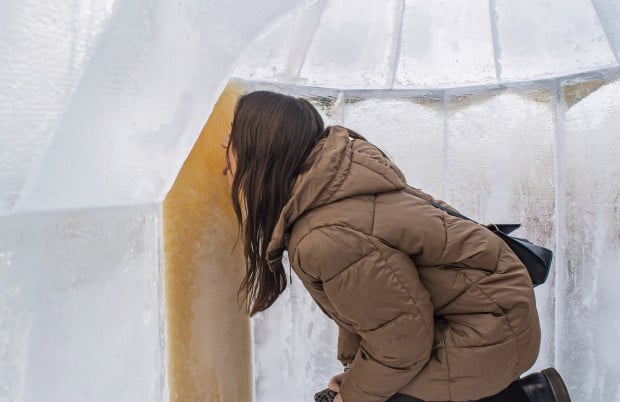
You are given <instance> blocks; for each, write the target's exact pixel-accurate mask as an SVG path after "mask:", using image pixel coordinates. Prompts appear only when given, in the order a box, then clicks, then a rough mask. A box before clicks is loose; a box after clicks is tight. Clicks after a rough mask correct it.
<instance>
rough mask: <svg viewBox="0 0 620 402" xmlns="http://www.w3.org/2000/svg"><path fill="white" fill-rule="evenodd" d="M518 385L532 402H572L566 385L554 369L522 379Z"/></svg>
mask: <svg viewBox="0 0 620 402" xmlns="http://www.w3.org/2000/svg"><path fill="white" fill-rule="evenodd" d="M517 383H518V384H519V385H520V386H521V389H522V390H523V392H525V394H526V395H527V397H528V398H529V399H530V401H532V402H571V401H570V396H569V395H568V390H567V389H566V384H564V381H563V380H562V377H561V376H560V373H558V372H557V370H556V369H554V368H553V367H551V368H547V369H544V370H542V371H541V372H540V373H532V374H530V375H528V376H525V377H523V378H520V379H518V380H517Z"/></svg>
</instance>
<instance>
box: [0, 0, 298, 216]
mask: <svg viewBox="0 0 620 402" xmlns="http://www.w3.org/2000/svg"><path fill="white" fill-rule="evenodd" d="M302 2H303V0H296V1H290V0H272V1H263V2H260V4H259V3H252V2H246V1H240V0H237V1H229V2H216V1H208V2H199V1H192V2H189V3H183V2H181V3H179V2H167V1H150V0H141V1H123V2H122V5H121V4H117V5H115V7H113V9H112V11H113V14H112V16H111V17H110V22H109V24H107V25H106V26H105V32H104V34H103V35H101V37H100V38H99V40H98V42H97V47H96V50H97V51H96V52H93V53H92V55H91V56H90V58H89V62H88V63H86V64H84V66H83V67H82V68H80V67H79V66H76V68H77V69H78V70H79V73H80V77H79V84H78V85H77V86H76V88H75V90H74V91H73V92H72V94H71V96H70V97H68V98H67V99H66V101H63V102H60V101H59V99H64V98H59V97H58V96H55V97H54V98H53V99H54V100H53V101H52V103H51V107H52V108H53V110H62V113H60V115H58V116H56V117H54V118H50V119H45V121H46V122H50V123H53V124H51V125H50V127H48V128H46V129H45V130H44V132H45V133H46V136H47V138H53V140H52V141H51V143H50V145H49V148H48V151H47V152H46V153H45V155H43V157H42V158H41V163H40V165H38V168H37V169H36V170H35V171H34V172H32V173H31V174H29V175H28V178H27V180H26V184H25V185H24V188H23V193H22V194H21V198H20V199H19V201H18V202H17V204H16V205H15V207H14V210H15V211H29V210H45V209H55V208H74V207H85V206H87V207H92V206H99V205H118V204H127V203H134V204H139V203H143V202H151V201H155V200H161V199H162V198H163V197H164V196H165V193H166V192H167V191H168V189H169V188H170V186H171V185H172V182H173V181H174V179H175V178H176V175H177V173H178V171H179V168H180V166H181V165H182V163H183V161H184V160H185V157H186V156H187V154H188V153H189V150H190V149H191V147H192V145H193V144H194V142H195V140H196V138H197V136H198V134H199V133H200V129H201V128H202V126H203V125H204V122H205V121H206V119H207V118H208V115H209V112H210V110H211V107H212V106H213V104H214V103H215V101H216V100H217V96H218V94H219V93H220V92H221V90H222V89H223V87H224V86H225V84H226V82H227V81H228V79H229V77H230V74H231V70H232V67H233V65H234V62H235V61H236V59H237V57H238V55H239V52H240V51H241V49H243V48H244V47H245V46H246V45H247V44H248V43H249V42H251V41H252V40H254V38H255V35H256V34H257V33H258V32H259V31H260V30H262V29H264V28H265V27H266V26H268V25H269V24H270V23H271V22H272V21H273V20H274V19H275V18H276V17H278V16H280V15H283V14H285V13H286V12H288V11H289V10H291V9H292V8H294V7H295V6H296V5H298V4H300V3H302ZM119 3H120V1H119ZM15 4H17V3H15ZM29 4H30V3H29ZM72 4H73V3H72ZM89 4H90V3H89ZM102 4H103V3H102ZM15 7H17V6H15ZM37 7H38V5H34V3H33V4H31V5H30V6H29V7H28V8H26V10H30V9H36V8H37ZM50 7H52V6H50ZM54 7H56V6H55V5H54V6H53V7H52V8H53V10H51V11H50V12H49V15H46V16H45V18H49V19H50V20H51V22H47V23H45V24H43V25H42V26H40V25H38V24H37V20H36V19H35V20H34V21H32V20H30V19H29V18H27V16H22V18H21V19H20V20H15V22H14V24H16V25H18V24H20V23H21V24H23V29H24V30H25V32H29V33H30V34H32V33H33V32H36V33H37V36H38V35H42V36H44V37H46V36H47V35H50V40H51V39H53V38H57V37H58V35H55V34H54V32H55V31H54V30H55V29H56V25H54V23H53V18H55V17H56V16H57V12H56V9H55V8H54ZM67 7H69V6H67ZM98 7H100V6H98ZM10 11H11V12H16V11H15V9H11V10H10ZM61 15H62V14H59V16H61ZM71 16H72V18H73V19H76V20H78V21H85V22H84V24H85V26H84V28H83V29H84V30H86V31H87V32H89V34H90V33H91V31H90V30H89V28H88V27H89V25H88V22H89V21H90V22H91V23H93V24H95V23H96V22H97V21H98V19H97V18H98V17H95V16H91V15H86V16H84V15H82V13H78V14H77V15H75V14H72V15H71ZM91 19H92V21H91ZM71 21H73V20H71ZM77 26H78V27H80V25H79V24H78V25H77ZM73 29H75V27H73ZM80 29H82V28H80ZM78 32H81V31H80V30H79V29H78ZM93 32H95V31H93ZM67 35H68V36H69V37H70V38H71V39H73V36H72V35H73V34H72V33H67ZM81 38H82V37H81V36H77V35H76V40H78V41H80V40H83V39H81ZM71 39H70V40H65V39H64V36H63V40H56V41H53V43H50V44H49V46H47V47H45V46H42V45H41V46H39V45H37V46H35V48H34V49H33V51H35V50H38V51H42V52H43V54H47V53H46V51H45V49H47V51H49V52H51V53H52V54H55V52H57V51H59V52H60V54H65V53H66V52H65V51H64V50H62V49H63V48H64V47H65V46H68V47H69V49H71V43H72V41H71ZM66 43H68V45H65V44H66ZM76 49H79V47H77V48H76ZM76 51H77V50H76ZM8 54H9V56H8V57H9V61H10V62H11V63H17V65H22V64H23V67H24V70H23V74H24V77H28V78H29V79H32V80H33V81H32V83H30V81H28V80H25V79H24V80H21V81H16V80H15V79H14V77H13V76H12V75H10V74H9V73H10V72H7V73H5V74H4V75H3V76H2V78H4V79H3V80H2V82H8V83H12V84H19V83H23V84H24V85H25V88H24V89H22V88H18V89H17V92H15V93H22V91H24V92H25V93H35V92H36V90H37V85H43V83H45V82H46V81H45V80H43V81H41V84H38V83H39V81H38V80H37V79H36V78H34V77H36V76H37V74H38V73H39V68H41V67H37V66H47V65H49V63H46V62H40V63H36V60H38V59H34V62H30V63H26V61H27V60H28V58H27V57H25V56H21V55H20V54H19V52H17V54H16V53H15V52H9V53H8ZM20 60H21V61H20ZM63 60H64V61H65V62H67V63H69V62H71V63H73V62H74V60H73V59H72V58H69V57H68V56H65V58H64V59H63ZM18 61H19V63H18ZM214 61H215V62H214ZM20 63H21V64H20ZM76 63H77V62H76ZM7 74H8V78H7ZM59 76H60V77H62V74H60V75H59ZM59 80H60V78H59ZM50 90H51V91H56V92H59V93H65V91H67V90H68V87H67V85H64V84H63V85H60V84H58V85H54V86H53V87H52V88H50ZM15 93H12V94H11V97H10V98H9V99H10V100H11V102H12V103H15V101H16V99H15V98H14V95H15ZM36 99H39V98H38V97H37V98H35V100H36ZM42 99H46V98H44V97H42ZM17 100H19V99H17ZM59 105H60V106H61V108H62V109H56V108H57V107H59ZM24 110H25V112H24V113H23V115H15V114H14V113H13V109H11V108H9V109H7V110H6V112H8V113H11V114H10V116H11V118H10V119H9V122H10V123H9V124H10V125H11V127H19V126H21V125H22V123H24V122H27V121H28V120H29V118H30V116H29V114H31V113H33V111H35V112H36V111H39V110H41V109H38V108H37V107H36V105H31V106H30V105H29V106H28V107H26V108H25V109H24ZM42 111H43V112H45V109H43V110H42ZM49 130H51V133H50V131H49ZM11 141H13V140H11ZM35 143H37V144H38V143H40V141H39V140H36V141H35ZM28 144H30V141H28ZM20 147H21V144H19V143H18V144H14V143H11V144H10V147H9V150H7V151H4V150H3V152H11V153H12V152H16V150H17V149H19V148H20ZM37 147H38V146H37ZM37 147H35V148H37ZM26 153H27V151H26ZM153 161H157V163H153ZM19 174H21V175H23V171H21V170H20V173H19ZM9 180H10V181H11V183H13V182H15V180H14V179H13V178H12V176H11V177H10V179H9ZM10 191H11V193H14V192H15V190H10ZM11 197H12V199H14V198H15V195H14V194H13V195H12V196H11ZM3 198H4V196H3ZM3 202H4V203H5V204H6V202H5V201H3Z"/></svg>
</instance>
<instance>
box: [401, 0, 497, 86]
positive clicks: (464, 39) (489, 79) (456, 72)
mask: <svg viewBox="0 0 620 402" xmlns="http://www.w3.org/2000/svg"><path fill="white" fill-rule="evenodd" d="M405 4H406V5H405V11H404V16H403V22H402V34H401V37H400V57H399V60H398V66H397V69H396V73H395V74H396V75H395V80H394V87H395V88H401V87H426V88H436V87H446V86H462V85H473V84H490V83H494V82H496V81H497V79H496V75H495V59H494V56H493V37H492V33H491V18H490V14H489V2H488V1H487V0H470V1H459V0H440V1H426V0H414V1H407V2H406V3H405Z"/></svg>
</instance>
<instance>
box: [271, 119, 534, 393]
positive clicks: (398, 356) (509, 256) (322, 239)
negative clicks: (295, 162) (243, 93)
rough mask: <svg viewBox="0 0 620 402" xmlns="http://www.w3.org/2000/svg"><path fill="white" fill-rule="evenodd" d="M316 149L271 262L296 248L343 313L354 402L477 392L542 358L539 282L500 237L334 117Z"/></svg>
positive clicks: (319, 294)
mask: <svg viewBox="0 0 620 402" xmlns="http://www.w3.org/2000/svg"><path fill="white" fill-rule="evenodd" d="M309 158H313V160H314V163H313V165H312V167H311V169H310V170H308V171H306V172H305V173H303V174H301V175H299V177H298V179H297V181H296V183H295V186H294V189H293V193H292V196H291V198H290V200H289V201H288V203H287V204H286V206H285V207H284V209H283V210H282V213H281V215H280V218H279V220H278V223H277V225H276V228H275V230H274V234H273V237H272V239H271V241H270V243H269V247H268V256H269V263H270V267H272V268H273V267H274V266H275V265H276V262H277V261H279V260H280V259H281V256H282V252H283V251H284V250H285V249H288V253H289V259H290V263H291V266H292V268H293V269H294V270H295V272H296V273H297V275H298V276H299V278H301V280H302V281H303V284H304V286H305V287H306V288H307V289H308V291H309V292H310V294H311V295H312V298H313V299H314V300H315V301H316V302H317V303H318V305H319V306H320V307H321V308H322V310H323V311H324V312H325V313H326V314H327V315H328V316H329V317H330V318H332V319H333V320H334V321H335V322H336V324H338V326H339V331H340V332H339V339H338V359H339V360H340V361H342V362H343V363H348V362H352V364H351V368H350V370H349V371H348V374H347V376H346V378H345V380H344V381H343V383H342V385H341V386H340V393H341V395H342V398H343V401H344V402H381V401H385V400H387V399H389V398H390V397H391V396H392V395H393V394H395V393H397V392H399V393H402V394H407V395H411V396H414V397H417V398H420V399H423V400H425V401H465V400H472V399H479V398H482V397H484V396H488V395H492V394H495V393H497V392H499V391H500V390H502V389H503V388H505V387H506V386H507V385H508V384H509V383H510V382H512V381H514V380H515V379H516V378H518V376H519V375H520V374H521V373H522V372H524V371H525V370H527V369H528V368H529V367H531V366H532V365H533V363H534V362H535V360H536V358H537V356H538V351H539V343H540V327H539V322H538V314H537V312H536V305H535V300H534V292H533V288H532V283H531V281H530V278H529V276H528V273H527V271H526V269H525V267H524V266H523V265H522V264H521V262H520V261H519V260H518V258H517V257H516V256H515V254H514V253H513V252H512V251H511V250H510V248H509V247H508V246H506V245H505V244H504V242H503V241H502V240H501V239H500V238H499V237H497V236H496V235H495V234H493V233H491V232H490V231H489V230H488V229H486V228H485V227H483V226H481V225H478V224H476V223H473V222H469V221H465V220H463V219H459V218H456V217H453V216H451V215H449V214H447V213H445V212H444V211H442V210H440V209H437V208H435V207H433V206H431V205H430V204H429V201H428V200H433V199H432V197H431V196H429V195H427V194H425V193H424V192H422V191H420V190H417V189H414V188H412V187H410V186H408V185H407V184H406V181H405V177H404V175H403V173H402V172H401V171H400V170H399V169H398V168H397V167H396V166H395V165H394V164H393V163H392V162H391V161H390V160H389V159H388V158H386V157H384V156H383V155H382V154H381V152H380V151H379V150H378V149H377V148H376V147H375V146H373V145H372V144H370V143H368V142H366V141H363V140H361V139H352V138H350V135H349V132H348V131H347V130H346V129H345V128H343V127H339V126H334V127H332V128H331V129H330V132H329V135H328V136H327V137H326V138H323V139H322V140H320V141H319V143H318V144H317V146H316V147H315V148H314V149H313V151H312V153H311V155H310V156H309ZM434 201H436V202H438V203H440V204H442V205H444V206H448V205H447V204H445V203H442V202H441V201H437V200H434ZM448 207H449V206H448ZM450 208H451V207H450Z"/></svg>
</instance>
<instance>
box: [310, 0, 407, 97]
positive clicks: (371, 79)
mask: <svg viewBox="0 0 620 402" xmlns="http://www.w3.org/2000/svg"><path fill="white" fill-rule="evenodd" d="M371 4H372V3H371ZM398 4H399V2H398V1H396V0H386V1H384V2H381V6H379V7H372V6H362V5H360V2H359V1H358V0H327V3H326V5H325V9H324V11H323V14H322V15H321V20H320V22H319V26H318V27H317V30H316V32H315V35H314V38H313V40H312V43H311V44H310V48H309V49H308V53H307V55H306V60H305V62H304V64H303V66H302V68H301V71H300V74H299V78H300V79H301V81H303V82H305V83H307V84H309V85H316V86H324V87H332V88H385V87H387V86H388V84H389V82H390V81H391V78H392V67H391V63H392V56H393V49H392V48H393V45H394V40H395V39H394V38H395V35H396V33H397V32H398V29H399V26H398V24H397V21H398V20H399V16H398V13H399V12H400V9H399V7H398Z"/></svg>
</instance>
